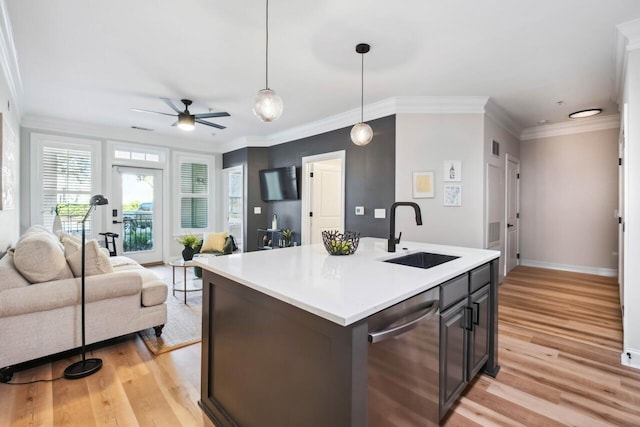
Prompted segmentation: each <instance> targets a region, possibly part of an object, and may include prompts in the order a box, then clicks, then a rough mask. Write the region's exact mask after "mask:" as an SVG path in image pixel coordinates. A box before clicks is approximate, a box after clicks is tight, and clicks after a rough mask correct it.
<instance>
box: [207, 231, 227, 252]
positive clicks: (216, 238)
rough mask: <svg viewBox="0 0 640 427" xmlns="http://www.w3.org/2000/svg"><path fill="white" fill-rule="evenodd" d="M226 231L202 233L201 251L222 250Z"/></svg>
mask: <svg viewBox="0 0 640 427" xmlns="http://www.w3.org/2000/svg"><path fill="white" fill-rule="evenodd" d="M227 236H228V233H227V232H226V231H225V232H223V233H204V238H203V239H202V240H203V243H202V249H200V251H201V252H222V251H223V250H224V243H225V241H226V240H227Z"/></svg>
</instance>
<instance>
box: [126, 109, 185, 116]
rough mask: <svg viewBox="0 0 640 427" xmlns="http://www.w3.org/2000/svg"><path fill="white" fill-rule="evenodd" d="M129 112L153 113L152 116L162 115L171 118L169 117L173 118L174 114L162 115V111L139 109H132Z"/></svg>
mask: <svg viewBox="0 0 640 427" xmlns="http://www.w3.org/2000/svg"><path fill="white" fill-rule="evenodd" d="M131 111H137V112H139V113H154V114H162V115H165V116H171V117H175V116H176V115H175V114H171V113H163V112H162V111H151V110H141V109H139V108H132V109H131Z"/></svg>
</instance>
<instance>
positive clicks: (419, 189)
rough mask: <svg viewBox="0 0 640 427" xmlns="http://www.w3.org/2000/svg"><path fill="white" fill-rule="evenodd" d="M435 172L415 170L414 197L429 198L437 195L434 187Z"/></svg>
mask: <svg viewBox="0 0 640 427" xmlns="http://www.w3.org/2000/svg"><path fill="white" fill-rule="evenodd" d="M433 179H434V173H433V171H428V172H414V173H413V198H414V199H429V198H433V197H435V192H434V191H433V188H434V185H433V184H434V182H433Z"/></svg>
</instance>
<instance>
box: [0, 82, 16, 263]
mask: <svg viewBox="0 0 640 427" xmlns="http://www.w3.org/2000/svg"><path fill="white" fill-rule="evenodd" d="M9 104H10V105H15V101H14V99H12V97H11V94H10V91H9V86H8V84H7V79H6V76H5V74H4V72H3V71H0V113H2V117H3V120H4V121H5V122H6V123H5V124H0V125H2V126H7V125H8V126H9V127H11V130H12V131H13V133H14V134H15V152H14V153H13V155H14V156H15V158H16V159H17V161H16V163H17V164H16V166H17V170H16V171H14V172H15V177H16V179H17V184H18V187H17V188H18V189H20V188H21V187H20V166H21V165H20V125H19V119H18V117H17V115H16V113H15V111H14V110H11V111H10V110H9ZM3 131H6V130H4V129H3ZM1 136H2V133H1V132H0V137H1ZM0 147H2V144H0ZM1 158H2V156H0V159H1ZM15 197H16V207H15V209H12V210H2V211H0V256H1V255H2V254H4V252H5V251H6V250H7V248H8V247H11V246H13V245H14V244H15V243H16V241H17V240H18V236H19V231H18V229H19V223H20V204H19V199H18V194H15Z"/></svg>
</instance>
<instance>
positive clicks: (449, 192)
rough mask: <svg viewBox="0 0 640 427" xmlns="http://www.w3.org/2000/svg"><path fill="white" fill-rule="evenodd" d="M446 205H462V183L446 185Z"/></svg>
mask: <svg viewBox="0 0 640 427" xmlns="http://www.w3.org/2000/svg"><path fill="white" fill-rule="evenodd" d="M443 193H444V201H443V202H444V206H462V184H445V185H444V191H443Z"/></svg>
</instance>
